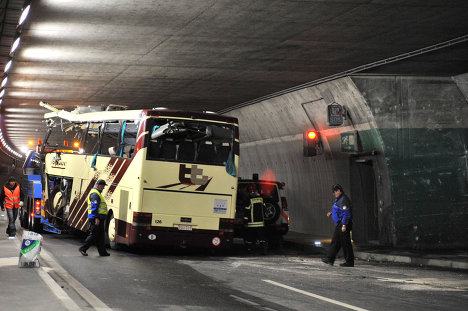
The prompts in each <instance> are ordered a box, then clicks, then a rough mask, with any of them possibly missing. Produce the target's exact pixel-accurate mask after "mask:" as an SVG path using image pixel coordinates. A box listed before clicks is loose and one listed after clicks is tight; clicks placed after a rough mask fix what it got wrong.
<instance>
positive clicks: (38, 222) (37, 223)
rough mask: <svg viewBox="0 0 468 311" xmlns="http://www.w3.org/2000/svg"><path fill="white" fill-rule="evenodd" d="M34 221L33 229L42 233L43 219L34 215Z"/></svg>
mask: <svg viewBox="0 0 468 311" xmlns="http://www.w3.org/2000/svg"><path fill="white" fill-rule="evenodd" d="M32 222H33V225H32V229H33V231H34V232H37V233H42V224H41V219H40V218H36V217H34V218H33V219H32Z"/></svg>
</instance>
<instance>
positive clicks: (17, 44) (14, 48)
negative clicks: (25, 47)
mask: <svg viewBox="0 0 468 311" xmlns="http://www.w3.org/2000/svg"><path fill="white" fill-rule="evenodd" d="M20 41H21V38H20V37H18V38H16V40H15V42H13V45H12V46H11V51H10V54H12V53H14V52H15V51H16V49H17V48H18V46H19V44H20Z"/></svg>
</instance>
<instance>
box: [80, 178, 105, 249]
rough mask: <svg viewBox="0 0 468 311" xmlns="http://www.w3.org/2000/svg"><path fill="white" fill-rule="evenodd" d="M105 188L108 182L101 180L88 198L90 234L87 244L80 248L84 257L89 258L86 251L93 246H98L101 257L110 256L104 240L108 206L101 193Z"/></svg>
mask: <svg viewBox="0 0 468 311" xmlns="http://www.w3.org/2000/svg"><path fill="white" fill-rule="evenodd" d="M105 186H107V184H106V181H105V180H103V179H99V180H98V181H97V183H96V186H95V187H94V188H93V189H92V190H91V191H90V193H89V196H88V223H89V233H88V236H87V237H86V240H85V244H84V245H83V246H81V247H80V253H81V255H83V256H88V253H86V251H87V250H88V248H90V246H91V245H93V244H96V247H97V249H98V252H99V255H100V256H109V255H110V254H109V253H108V252H107V251H106V246H105V240H104V238H105V236H104V223H105V222H106V217H107V204H106V201H105V200H104V197H103V196H102V195H101V192H102V191H103V190H104V187H105Z"/></svg>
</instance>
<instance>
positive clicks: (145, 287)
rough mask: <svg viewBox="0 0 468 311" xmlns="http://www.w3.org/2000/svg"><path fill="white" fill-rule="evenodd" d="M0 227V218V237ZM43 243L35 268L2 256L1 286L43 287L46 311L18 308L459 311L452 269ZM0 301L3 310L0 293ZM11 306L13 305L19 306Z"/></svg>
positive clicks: (66, 239)
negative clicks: (24, 282) (105, 251)
mask: <svg viewBox="0 0 468 311" xmlns="http://www.w3.org/2000/svg"><path fill="white" fill-rule="evenodd" d="M18 227H19V225H18ZM4 228H5V227H4V222H0V230H1V232H0V233H2V234H3V232H4ZM43 237H44V240H43V246H42V251H41V255H40V261H41V267H40V268H33V269H28V270H25V269H20V270H17V269H18V268H14V267H12V266H7V264H8V263H7V262H6V259H4V266H3V267H4V268H3V269H0V279H2V280H3V279H5V280H7V274H6V273H9V275H11V276H12V277H16V278H19V277H21V276H22V275H24V276H25V277H26V274H27V278H28V279H29V281H28V282H33V283H34V284H28V285H29V288H34V289H36V290H37V292H40V291H41V290H42V291H43V292H44V293H45V292H46V289H47V288H48V289H49V290H48V291H47V292H49V295H51V297H52V298H53V299H51V303H50V305H47V300H45V297H42V298H43V300H42V301H41V308H36V309H35V308H32V306H34V304H31V303H29V302H28V308H26V309H28V310H41V311H42V310H54V311H59V310H145V311H147V310H177V311H178V310H405V311H410V310H451V311H452V310H466V306H467V305H468V278H467V273H466V272H460V271H448V270H440V269H438V270H437V269H428V268H417V267H408V266H403V265H385V264H376V263H367V262H362V261H357V262H356V266H355V267H354V268H342V267H339V266H333V267H331V266H328V265H325V264H323V263H322V262H321V261H320V257H321V255H320V254H310V253H304V252H302V251H296V250H280V251H277V252H273V253H270V254H268V255H266V256H263V255H260V254H256V253H249V252H247V251H246V250H244V249H243V248H242V247H241V246H239V247H236V248H235V249H234V250H232V251H229V252H225V253H221V254H215V255H213V254H210V253H208V252H205V251H190V250H189V251H187V250H177V251H176V250H168V249H160V250H152V251H145V252H143V251H130V250H124V251H113V250H110V253H111V256H110V257H99V256H98V253H97V250H96V249H95V248H91V249H90V250H89V251H88V253H89V256H87V257H84V256H82V255H81V254H80V253H79V252H78V247H79V246H80V245H81V243H82V241H83V239H82V237H78V236H75V235H61V236H59V235H53V234H47V233H44V234H43ZM19 240H20V239H19V238H17V240H16V242H15V243H16V246H14V245H13V242H12V240H5V239H0V249H1V250H6V251H9V248H11V247H18V246H19V242H20V241H19ZM11 254H17V252H16V251H14V252H12V253H11ZM9 256H10V257H9V258H10V259H9V260H10V261H15V260H14V258H12V257H11V256H12V255H9ZM15 262H17V260H16V261H15ZM13 264H15V263H13ZM8 267H9V268H8ZM0 268H2V267H0ZM7 268H8V269H7ZM15 269H16V270H15ZM2 271H4V272H2ZM14 271H17V273H16V274H15V273H14ZM19 272H21V273H19ZM35 273H37V275H32V274H35ZM8 278H9V280H11V277H10V276H8ZM2 283H3V282H2ZM5 284H6V283H5ZM32 285H34V287H32ZM5 286H6V285H5ZM36 297H37V295H36ZM39 297H40V296H39ZM0 300H1V301H2V306H3V307H6V308H8V302H7V301H8V300H6V299H5V297H3V296H2V295H1V294H0ZM15 301H16V302H15V303H16V305H15V306H18V305H19V304H21V301H22V300H21V299H16V300H15ZM46 307H47V308H46ZM26 309H25V310H26Z"/></svg>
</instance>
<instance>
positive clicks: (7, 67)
mask: <svg viewBox="0 0 468 311" xmlns="http://www.w3.org/2000/svg"><path fill="white" fill-rule="evenodd" d="M12 63H13V62H12V61H11V59H10V60H9V61H8V63H7V64H6V66H5V72H8V70H10V67H11V64H12Z"/></svg>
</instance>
